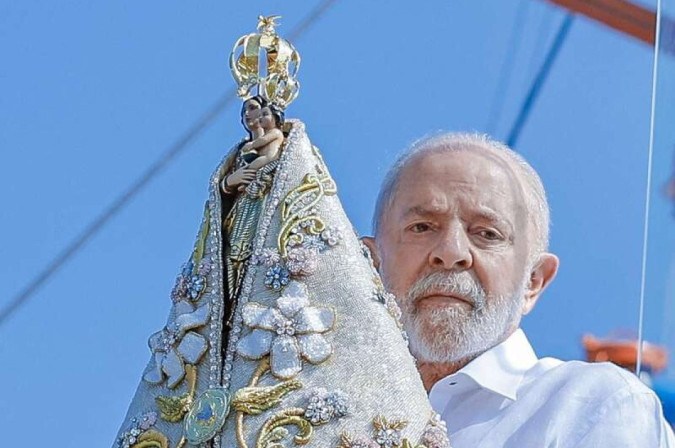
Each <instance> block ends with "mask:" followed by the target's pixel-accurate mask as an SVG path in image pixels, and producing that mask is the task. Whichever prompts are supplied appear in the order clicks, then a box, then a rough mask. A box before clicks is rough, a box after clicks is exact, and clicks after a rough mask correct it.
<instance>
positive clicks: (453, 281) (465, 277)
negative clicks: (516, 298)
mask: <svg viewBox="0 0 675 448" xmlns="http://www.w3.org/2000/svg"><path fill="white" fill-rule="evenodd" d="M431 294H443V295H450V296H457V297H461V298H462V299H465V300H466V301H468V302H469V303H471V304H472V305H473V307H474V308H475V309H476V310H477V311H478V310H482V309H483V308H484V307H485V299H486V295H487V294H486V293H485V290H484V289H483V287H482V286H481V284H480V283H479V282H478V281H477V280H476V279H474V278H473V277H472V276H471V274H469V272H466V271H464V272H432V273H431V274H429V275H427V276H426V277H423V278H421V279H419V280H417V281H416V282H415V283H414V284H413V285H412V287H411V288H410V290H409V291H408V301H407V303H410V304H411V305H415V304H416V303H417V302H418V301H419V300H420V299H421V298H422V297H425V296H428V295H431Z"/></svg>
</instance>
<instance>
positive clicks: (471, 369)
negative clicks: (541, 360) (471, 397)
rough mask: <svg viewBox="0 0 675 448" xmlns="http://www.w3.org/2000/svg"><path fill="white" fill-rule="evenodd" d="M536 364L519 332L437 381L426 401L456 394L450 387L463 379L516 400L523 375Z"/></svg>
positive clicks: (528, 343) (531, 350)
mask: <svg viewBox="0 0 675 448" xmlns="http://www.w3.org/2000/svg"><path fill="white" fill-rule="evenodd" d="M537 361H538V359H537V356H536V355H535V353H534V350H533V349H532V346H531V345H530V342H529V341H528V340H527V337H526V336H525V333H524V332H523V330H521V329H518V330H516V331H515V332H514V333H513V334H512V335H511V336H509V337H508V338H507V339H506V340H505V341H504V342H502V343H501V344H499V345H497V346H495V347H493V348H491V349H490V350H488V351H486V352H485V353H483V354H482V355H480V356H479V357H477V358H476V359H474V360H473V361H471V362H470V363H469V364H467V365H466V366H464V368H462V369H460V370H459V371H457V372H456V373H454V374H452V375H449V376H446V377H445V378H443V379H441V380H440V381H438V382H436V384H434V386H433V387H432V389H431V392H430V394H429V398H430V399H432V402H433V401H436V400H437V399H439V398H440V397H443V396H445V397H446V399H447V397H448V396H451V395H453V394H454V393H455V392H454V390H453V386H456V385H458V383H463V382H464V381H462V380H463V379H464V378H469V379H471V380H473V382H475V383H476V384H477V385H478V386H480V387H481V388H483V389H487V390H490V391H492V392H494V393H496V394H499V395H501V396H503V397H505V398H508V399H510V400H515V399H516V396H517V392H518V386H519V385H520V383H521V382H522V380H523V377H524V375H525V373H526V372H527V371H528V370H529V369H531V368H532V367H534V366H535V364H536V363H537ZM461 389H464V388H461Z"/></svg>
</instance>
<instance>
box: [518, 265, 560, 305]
mask: <svg viewBox="0 0 675 448" xmlns="http://www.w3.org/2000/svg"><path fill="white" fill-rule="evenodd" d="M559 265H560V260H558V257H556V256H555V255H553V254H551V253H543V254H542V255H541V256H540V257H539V261H538V262H537V264H535V265H534V267H533V268H532V272H531V273H530V282H529V284H528V285H527V288H526V289H525V303H524V304H523V315H525V314H527V313H529V312H530V311H532V309H533V308H534V305H536V304H537V300H539V297H540V296H541V293H543V292H544V290H545V289H546V287H547V286H548V285H549V284H550V283H551V282H552V281H553V279H554V278H555V275H556V273H557V272H558V266H559Z"/></svg>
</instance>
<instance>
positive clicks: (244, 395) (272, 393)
mask: <svg viewBox="0 0 675 448" xmlns="http://www.w3.org/2000/svg"><path fill="white" fill-rule="evenodd" d="M300 388H302V383H300V381H298V380H288V381H284V382H283V383H280V384H277V385H276V386H267V387H244V388H242V389H239V390H238V391H237V393H235V394H234V399H233V400H232V407H233V408H234V409H236V410H237V411H241V412H243V413H244V414H249V415H259V414H261V413H263V412H265V411H267V410H269V409H271V408H273V407H275V406H277V405H278V404H279V403H281V399H282V398H283V397H284V396H285V395H287V394H288V393H289V392H292V391H294V390H298V389H300Z"/></svg>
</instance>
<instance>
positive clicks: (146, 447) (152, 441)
mask: <svg viewBox="0 0 675 448" xmlns="http://www.w3.org/2000/svg"><path fill="white" fill-rule="evenodd" d="M131 448H169V439H167V438H166V436H165V435H164V434H162V433H161V432H159V431H155V430H154V429H150V430H148V431H145V432H144V433H143V434H141V435H140V436H138V441H137V442H136V443H134V444H133V445H131Z"/></svg>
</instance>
